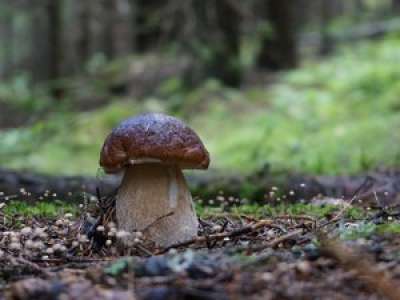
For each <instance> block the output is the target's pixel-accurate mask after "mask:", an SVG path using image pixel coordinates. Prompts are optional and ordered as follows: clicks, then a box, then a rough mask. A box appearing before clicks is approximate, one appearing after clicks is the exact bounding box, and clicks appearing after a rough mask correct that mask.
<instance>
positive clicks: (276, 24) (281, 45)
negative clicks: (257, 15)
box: [257, 0, 298, 71]
mask: <svg viewBox="0 0 400 300" xmlns="http://www.w3.org/2000/svg"><path fill="white" fill-rule="evenodd" d="M264 11H265V12H264V14H265V17H266V18H267V20H268V21H269V23H270V25H271V29H272V33H270V32H269V33H266V34H265V36H264V38H263V41H262V46H261V51H260V53H259V56H258V59H257V62H258V66H259V67H260V68H262V69H268V70H272V71H277V70H282V69H288V68H294V67H296V66H297V64H298V53H297V52H298V49H297V19H296V14H295V5H294V4H293V1H291V0H268V1H265V8H264Z"/></svg>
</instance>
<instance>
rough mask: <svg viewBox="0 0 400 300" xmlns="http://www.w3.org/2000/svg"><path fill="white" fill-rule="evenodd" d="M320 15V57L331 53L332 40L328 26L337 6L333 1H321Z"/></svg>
mask: <svg viewBox="0 0 400 300" xmlns="http://www.w3.org/2000/svg"><path fill="white" fill-rule="evenodd" d="M320 2H321V3H320V5H321V13H320V35H321V37H320V47H319V54H320V55H328V54H330V53H331V52H332V51H333V48H334V46H335V45H334V39H333V37H332V35H331V34H330V31H329V25H330V23H331V21H332V19H333V17H334V14H335V8H336V6H337V4H336V3H335V2H336V1H334V0H321V1H320Z"/></svg>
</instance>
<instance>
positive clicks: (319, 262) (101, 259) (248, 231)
mask: <svg viewBox="0 0 400 300" xmlns="http://www.w3.org/2000/svg"><path fill="white" fill-rule="evenodd" d="M354 199H355V198H354ZM354 199H353V200H354ZM356 203H358V202H357V201H352V202H351V203H349V205H356ZM87 213H90V214H91V217H87ZM113 216H114V205H113V197H108V198H103V199H101V201H100V202H99V203H98V204H97V206H95V207H93V208H89V209H88V210H86V211H84V212H83V213H82V216H81V217H78V218H76V217H73V216H71V215H64V216H61V217H60V218H58V219H38V218H33V219H26V218H22V217H21V218H19V217H18V216H16V217H13V218H12V219H10V218H7V217H6V216H3V217H2V218H0V220H1V222H0V249H1V252H0V253H1V256H0V260H1V263H0V295H1V296H0V299H244V298H247V299H368V300H372V299H400V290H399V288H398V287H399V283H400V255H399V245H400V237H399V236H398V235H394V234H389V235H388V234H384V235H376V234H372V235H369V236H367V237H364V238H358V239H355V240H345V241H343V240H339V239H338V238H337V237H338V236H339V235H340V228H342V227H343V226H354V227H357V226H360V224H363V222H365V221H366V220H367V219H368V221H370V222H375V223H377V224H378V223H388V222H389V223H390V222H398V221H399V220H400V217H399V216H400V214H399V212H398V210H397V208H392V209H391V210H387V209H382V208H381V209H375V210H369V213H368V217H366V219H364V220H354V219H348V218H347V217H345V214H343V211H339V212H338V213H337V214H335V215H327V216H324V217H322V218H319V219H314V218H312V217H310V216H306V215H291V216H288V215H281V216H274V217H265V216H264V217H260V218H253V217H251V216H246V215H238V214H232V213H229V212H227V213H222V214H219V215H214V216H212V217H208V218H206V219H200V220H199V221H200V227H199V237H198V238H196V239H194V240H191V241H187V242H185V243H180V244H176V245H173V246H172V247H169V248H167V249H163V248H157V247H155V246H154V244H152V243H151V242H148V241H145V240H143V239H142V238H141V235H140V233H135V236H136V237H137V239H136V241H135V242H134V243H133V244H132V245H130V247H128V248H127V247H123V246H122V245H121V244H120V243H119V239H120V238H123V237H124V236H125V235H126V234H127V233H125V232H119V231H117V230H116V228H115V224H114V223H113V222H112V221H113Z"/></svg>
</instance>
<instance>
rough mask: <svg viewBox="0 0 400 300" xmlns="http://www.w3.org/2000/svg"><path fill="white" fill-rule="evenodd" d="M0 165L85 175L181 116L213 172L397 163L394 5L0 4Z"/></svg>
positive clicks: (369, 1)
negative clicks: (110, 143) (132, 139)
mask: <svg viewBox="0 0 400 300" xmlns="http://www.w3.org/2000/svg"><path fill="white" fill-rule="evenodd" d="M0 45H1V47H0V78H1V80H0V166H1V167H2V168H10V169H17V170H32V171H35V172H41V173H48V174H82V175H96V174H97V173H98V168H99V166H98V159H99V151H100V148H101V145H102V143H103V141H104V138H105V137H106V135H107V134H108V133H109V132H110V130H111V128H112V127H113V126H115V125H116V124H118V123H119V122H120V121H121V120H123V119H124V118H127V117H130V116H132V115H135V114H138V113H141V112H148V111H157V112H164V113H167V114H171V115H174V116H177V117H179V118H182V119H183V120H185V121H186V122H187V123H188V124H190V126H191V127H193V128H194V129H195V130H196V131H197V132H198V134H199V135H200V136H201V138H202V139H203V141H204V143H205V144H206V146H207V147H208V149H209V150H210V152H211V157H212V165H211V167H212V169H215V170H218V172H221V173H226V174H235V173H237V174H252V173H255V172H259V171H260V170H264V169H268V170H269V171H271V172H282V171H283V172H285V171H296V172H301V173H305V174H327V175H337V174H357V173H361V172H364V171H366V170H371V169H374V168H378V167H379V168H382V167H383V168H386V167H398V166H399V165H400V147H399V144H400V130H399V129H400V128H399V127H400V99H399V98H400V1H399V0H297V1H293V0H266V1H265V0H264V1H263V0H247V1H236V0H167V1H160V0H153V1H148V0H98V1H97V0H96V1H81V0H9V1H7V0H0Z"/></svg>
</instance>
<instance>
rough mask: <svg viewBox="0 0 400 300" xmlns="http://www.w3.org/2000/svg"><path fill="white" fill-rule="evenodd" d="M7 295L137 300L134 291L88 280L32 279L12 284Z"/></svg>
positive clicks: (40, 299) (24, 299)
mask: <svg viewBox="0 0 400 300" xmlns="http://www.w3.org/2000/svg"><path fill="white" fill-rule="evenodd" d="M5 295H6V299H9V300H28V299H37V300H46V299H81V300H93V299H96V300H97V299H98V300H113V299H118V300H135V297H134V295H133V292H132V291H122V290H117V289H114V290H112V289H104V288H102V287H99V286H97V285H94V284H93V283H91V282H90V281H88V280H79V281H75V282H65V281H61V280H52V281H46V280H43V279H36V278H30V279H25V280H21V281H18V282H16V283H13V284H11V285H10V287H9V288H8V290H7V291H6V293H5Z"/></svg>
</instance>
